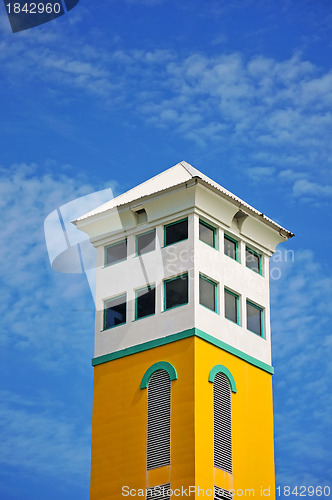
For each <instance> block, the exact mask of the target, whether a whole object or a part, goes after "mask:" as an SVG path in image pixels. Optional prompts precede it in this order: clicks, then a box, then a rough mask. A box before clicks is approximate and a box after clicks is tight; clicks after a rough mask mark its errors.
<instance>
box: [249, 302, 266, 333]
mask: <svg viewBox="0 0 332 500" xmlns="http://www.w3.org/2000/svg"><path fill="white" fill-rule="evenodd" d="M248 306H249V307H252V308H254V309H256V310H257V311H258V312H259V315H258V317H259V328H258V331H256V330H254V329H253V328H250V327H249V317H250V316H249V314H248ZM247 330H249V331H250V332H252V333H255V334H256V335H258V336H259V337H262V338H264V310H263V308H262V307H261V306H258V305H257V304H254V303H253V302H251V300H247Z"/></svg>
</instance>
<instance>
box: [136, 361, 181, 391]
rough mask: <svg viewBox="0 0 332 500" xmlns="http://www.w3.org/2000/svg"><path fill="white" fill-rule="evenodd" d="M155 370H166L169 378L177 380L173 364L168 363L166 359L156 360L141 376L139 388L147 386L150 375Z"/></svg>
mask: <svg viewBox="0 0 332 500" xmlns="http://www.w3.org/2000/svg"><path fill="white" fill-rule="evenodd" d="M157 370H166V371H167V373H168V375H169V378H170V379H171V380H177V378H178V374H177V373H176V369H175V368H174V366H173V365H171V363H168V362H167V361H158V363H154V364H153V365H152V366H150V368H148V369H147V370H146V372H145V373H144V375H143V378H142V382H141V385H140V388H141V389H146V388H147V386H148V383H149V380H150V378H151V376H152V375H153V374H154V372H156V371H157Z"/></svg>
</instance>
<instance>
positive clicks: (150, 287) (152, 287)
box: [134, 283, 156, 321]
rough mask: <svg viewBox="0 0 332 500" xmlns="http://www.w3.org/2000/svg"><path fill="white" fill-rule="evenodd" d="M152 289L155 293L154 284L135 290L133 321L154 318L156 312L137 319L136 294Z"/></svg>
mask: <svg viewBox="0 0 332 500" xmlns="http://www.w3.org/2000/svg"><path fill="white" fill-rule="evenodd" d="M152 289H154V290H155V291H156V284H155V283H152V284H150V285H146V286H143V287H142V288H138V289H137V290H135V320H134V321H138V320H139V319H143V318H148V317H149V316H154V315H155V314H156V311H155V312H154V313H151V314H147V315H146V316H142V317H141V318H138V317H137V298H138V297H137V294H138V292H142V291H143V290H148V291H150V290H152Z"/></svg>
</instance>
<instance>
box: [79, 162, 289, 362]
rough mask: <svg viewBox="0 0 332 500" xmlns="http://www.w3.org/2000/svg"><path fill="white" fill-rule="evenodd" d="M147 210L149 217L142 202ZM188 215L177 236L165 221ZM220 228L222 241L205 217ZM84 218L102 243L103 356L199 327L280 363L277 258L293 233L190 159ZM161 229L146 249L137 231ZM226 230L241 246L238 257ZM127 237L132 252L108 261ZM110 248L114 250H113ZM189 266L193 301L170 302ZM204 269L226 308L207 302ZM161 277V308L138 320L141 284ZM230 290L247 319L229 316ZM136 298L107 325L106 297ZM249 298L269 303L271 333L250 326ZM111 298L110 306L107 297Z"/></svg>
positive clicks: (99, 319) (99, 328)
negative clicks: (256, 267) (120, 319)
mask: <svg viewBox="0 0 332 500" xmlns="http://www.w3.org/2000/svg"><path fill="white" fill-rule="evenodd" d="M140 209H144V211H145V212H144V217H143V218H139V217H138V216H137V210H140ZM183 218H188V238H187V239H185V240H182V241H178V242H174V243H172V244H169V243H167V244H166V240H165V227H167V225H168V224H172V223H173V222H175V221H179V220H182V219H183ZM200 220H202V221H203V222H205V223H207V224H208V225H210V226H211V227H212V228H214V230H215V237H216V243H215V247H211V246H209V245H208V244H206V243H204V242H203V241H201V240H200V237H199V221H200ZM74 223H75V225H76V226H77V227H78V228H79V229H80V230H82V231H84V232H86V233H87V234H88V235H89V238H90V241H91V242H92V243H93V245H94V246H95V247H96V249H97V263H96V330H95V356H102V355H104V354H108V353H112V352H116V351H119V350H122V349H127V348H130V347H133V346H137V345H139V344H144V343H145V342H149V341H151V340H160V339H163V338H165V337H167V336H169V335H172V334H174V333H178V332H181V331H184V330H188V329H190V328H193V327H196V328H198V329H200V330H202V331H204V332H206V333H208V334H209V335H211V336H212V337H214V338H215V339H217V340H220V341H222V342H224V343H226V344H227V345H229V346H231V347H233V348H236V349H238V350H240V351H242V352H243V353H245V354H247V355H249V356H252V357H254V358H256V359H257V360H259V361H262V362H264V363H267V364H270V363H271V334H270V300H269V257H270V256H271V255H272V253H273V252H274V251H275V248H276V246H277V245H278V244H279V243H281V242H282V241H285V240H286V239H288V238H290V237H291V236H293V235H292V233H290V232H289V231H287V230H286V229H283V228H282V227H281V226H279V225H278V224H276V223H275V222H273V221H272V220H271V219H268V218H267V217H265V216H264V215H263V214H261V213H260V212H258V211H257V210H256V209H254V208H253V207H251V206H250V205H248V204H247V203H245V202H244V201H242V200H240V199H239V198H237V197H236V196H235V195H233V194H232V193H230V192H229V191H227V190H226V189H224V188H223V187H221V186H219V185H218V184H217V183H215V182H213V181H212V180H211V179H209V178H208V177H206V176H205V175H203V174H202V173H201V172H199V171H198V170H196V169H194V168H193V167H191V166H190V165H188V164H187V163H185V162H181V163H178V164H177V165H175V166H174V167H172V168H170V169H168V170H166V171H165V172H162V173H161V174H159V175H157V176H156V177H153V178H152V179H150V180H148V181H146V182H144V183H143V184H140V185H139V186H137V187H135V188H133V189H131V190H130V191H128V192H126V193H124V194H122V195H120V196H118V197H117V198H115V199H113V200H111V201H108V202H107V203H105V204H103V205H101V206H100V207H98V208H96V209H95V210H92V211H91V212H89V213H87V214H86V215H83V216H82V217H79V218H78V219H76V221H75V222H74ZM152 230H155V231H156V245H155V249H154V250H151V251H150V252H149V253H145V254H142V255H137V248H136V244H137V236H138V235H140V234H144V233H146V232H149V231H152ZM224 235H226V236H228V237H231V238H233V239H234V240H235V241H236V242H237V245H238V250H239V256H238V259H237V260H234V259H232V258H230V257H228V256H227V255H225V252H224ZM124 239H126V241H127V254H126V255H125V256H124V258H123V259H122V260H121V261H118V262H117V263H114V264H112V265H108V263H107V262H106V259H105V249H106V248H107V246H108V245H112V244H113V243H117V242H119V241H121V240H124ZM247 247H248V248H249V249H250V250H252V251H254V252H256V253H257V254H258V255H260V258H261V263H262V268H261V272H260V273H258V272H254V271H252V270H251V269H249V268H248V267H247V266H246V248H247ZM106 253H107V252H106ZM182 273H188V277H189V290H188V292H189V296H188V303H187V304H185V305H182V306H178V307H175V308H173V309H167V308H166V306H165V282H167V280H169V279H172V278H174V277H175V276H178V275H179V274H182ZM200 275H203V276H205V277H206V278H208V279H210V280H212V281H213V282H214V283H215V284H216V294H217V303H218V304H217V311H216V312H214V311H212V310H210V309H207V308H206V307H204V306H203V305H202V304H200V300H199V293H200V278H199V277H200ZM147 285H154V286H155V289H156V295H155V298H156V306H155V312H154V314H152V315H150V316H147V317H144V318H140V319H137V318H136V309H135V308H136V305H137V300H136V299H137V291H138V290H141V289H142V288H144V287H146V286H147ZM225 288H226V289H227V290H228V291H230V292H231V293H234V294H236V296H237V297H238V313H239V318H238V322H237V323H234V322H232V321H230V320H228V319H226V317H225V304H224V290H225ZM124 295H125V296H126V300H125V303H126V321H125V323H123V324H119V325H116V326H115V327H114V326H111V327H106V328H104V326H105V324H104V322H103V320H104V309H105V307H107V303H108V302H106V301H109V300H112V299H114V298H116V297H119V296H124ZM247 301H249V302H250V303H252V304H254V305H256V308H257V306H258V309H259V310H261V311H262V321H263V335H262V336H259V335H256V334H255V333H253V332H252V331H249V330H248V328H247ZM105 304H106V305H105Z"/></svg>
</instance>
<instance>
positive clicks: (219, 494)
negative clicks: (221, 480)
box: [214, 486, 233, 500]
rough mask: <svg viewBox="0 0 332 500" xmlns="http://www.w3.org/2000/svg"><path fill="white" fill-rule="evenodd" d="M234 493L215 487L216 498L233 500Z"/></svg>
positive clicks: (216, 499)
mask: <svg viewBox="0 0 332 500" xmlns="http://www.w3.org/2000/svg"><path fill="white" fill-rule="evenodd" d="M232 498H233V493H232V492H231V491H228V490H224V489H223V488H219V487H218V486H215V487H214V500H232Z"/></svg>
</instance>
